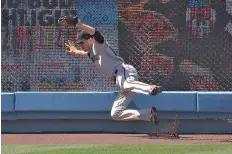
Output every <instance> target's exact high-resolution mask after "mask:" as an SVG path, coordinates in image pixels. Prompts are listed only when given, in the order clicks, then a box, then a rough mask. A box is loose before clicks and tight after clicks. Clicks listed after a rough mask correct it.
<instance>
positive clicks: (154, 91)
mask: <svg viewBox="0 0 232 154" xmlns="http://www.w3.org/2000/svg"><path fill="white" fill-rule="evenodd" d="M161 92H162V90H161V86H156V85H153V86H152V90H151V92H150V94H151V95H157V94H159V93H161Z"/></svg>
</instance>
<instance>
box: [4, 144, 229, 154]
mask: <svg viewBox="0 0 232 154" xmlns="http://www.w3.org/2000/svg"><path fill="white" fill-rule="evenodd" d="M86 153H90V154H231V153H232V144H209V145H207V144H203V145H202V144H201V145H200V144H198V145H193V144H191V145H188V144H186V145H184V144H182V145H177V144H172V145H171V144H168V145H161V144H146V145H142V144H139V145H101V144H100V145H88V144H86V145H75V144H73V145H2V154H86Z"/></svg>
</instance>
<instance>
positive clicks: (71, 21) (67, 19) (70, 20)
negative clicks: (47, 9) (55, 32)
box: [58, 15, 79, 26]
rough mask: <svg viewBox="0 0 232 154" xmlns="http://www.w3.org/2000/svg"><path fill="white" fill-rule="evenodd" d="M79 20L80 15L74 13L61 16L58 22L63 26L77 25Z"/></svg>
mask: <svg viewBox="0 0 232 154" xmlns="http://www.w3.org/2000/svg"><path fill="white" fill-rule="evenodd" d="M78 22H79V19H78V17H77V16H72V15H69V16H64V17H60V18H59V19H58V23H59V24H61V25H63V26H76V24H77V23H78Z"/></svg>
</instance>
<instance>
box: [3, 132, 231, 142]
mask: <svg viewBox="0 0 232 154" xmlns="http://www.w3.org/2000/svg"><path fill="white" fill-rule="evenodd" d="M179 137H180V138H179V139H178V138H171V137H158V138H157V137H152V138H151V137H149V136H148V135H146V134H2V144H168V143H170V144H214V143H227V144H228V143H229V144H232V134H228V135H209V134H199V135H179Z"/></svg>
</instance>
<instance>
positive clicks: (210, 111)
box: [1, 91, 232, 133]
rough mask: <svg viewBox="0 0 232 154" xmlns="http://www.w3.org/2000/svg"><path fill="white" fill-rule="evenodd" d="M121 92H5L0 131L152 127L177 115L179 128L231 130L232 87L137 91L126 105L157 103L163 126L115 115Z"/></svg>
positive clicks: (143, 129) (150, 129)
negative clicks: (149, 93)
mask: <svg viewBox="0 0 232 154" xmlns="http://www.w3.org/2000/svg"><path fill="white" fill-rule="evenodd" d="M116 95H117V92H95V93H94V92H84V93H83V92H50V93H48V92H16V93H2V94H1V97H2V98H1V100H2V103H1V105H2V132H4V133H6V132H8V133H9V132H74V131H75V132H128V133H129V132H136V133H147V132H153V131H155V130H156V129H160V128H161V127H164V128H166V127H167V126H168V125H169V124H170V122H171V121H172V120H173V119H175V117H176V115H178V117H179V120H180V129H179V131H180V133H232V122H231V121H228V120H227V119H232V92H194V91H193V92H182V91H174V92H162V93H161V94H159V95H157V96H146V95H140V94H138V95H136V96H135V98H134V100H133V101H132V102H131V104H130V105H129V107H128V108H131V109H143V108H149V107H150V106H152V105H155V106H156V107H157V108H158V110H159V115H160V119H161V123H160V126H158V127H154V126H152V125H151V124H150V123H149V122H143V121H132V122H129V121H128V122H121V121H115V120H112V119H111V117H110V110H111V107H112V103H113V100H114V98H115V97H116Z"/></svg>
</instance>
